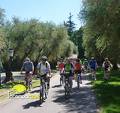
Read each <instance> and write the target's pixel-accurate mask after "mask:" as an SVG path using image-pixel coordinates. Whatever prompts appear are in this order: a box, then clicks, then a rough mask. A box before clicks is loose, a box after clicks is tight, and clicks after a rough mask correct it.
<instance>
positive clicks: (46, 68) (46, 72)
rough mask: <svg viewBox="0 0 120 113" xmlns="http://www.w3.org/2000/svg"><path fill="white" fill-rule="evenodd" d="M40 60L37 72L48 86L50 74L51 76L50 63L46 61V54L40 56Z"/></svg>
mask: <svg viewBox="0 0 120 113" xmlns="http://www.w3.org/2000/svg"><path fill="white" fill-rule="evenodd" d="M41 60H42V61H41V62H39V63H38V65H37V69H38V74H39V75H40V76H41V77H43V79H44V80H45V81H46V82H47V87H48V88H49V87H50V76H51V68H50V63H49V62H48V61H47V57H46V56H42V59H41Z"/></svg>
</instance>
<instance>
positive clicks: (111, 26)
mask: <svg viewBox="0 0 120 113" xmlns="http://www.w3.org/2000/svg"><path fill="white" fill-rule="evenodd" d="M83 5H84V7H83V10H82V11H81V12H80V16H81V17H82V19H83V20H84V21H85V26H84V38H83V39H84V40H83V45H84V47H85V50H86V55H87V56H91V55H95V56H103V57H110V58H111V59H112V61H113V62H120V51H119V50H120V38H119V37H120V32H119V29H120V1H119V0H84V2H83Z"/></svg>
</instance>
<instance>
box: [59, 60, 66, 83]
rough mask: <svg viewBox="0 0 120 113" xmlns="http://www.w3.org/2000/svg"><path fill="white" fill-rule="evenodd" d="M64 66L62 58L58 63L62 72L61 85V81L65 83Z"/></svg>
mask: <svg viewBox="0 0 120 113" xmlns="http://www.w3.org/2000/svg"><path fill="white" fill-rule="evenodd" d="M64 66H65V64H64V62H63V59H60V63H59V65H58V68H59V72H60V85H61V82H62V83H63V75H64Z"/></svg>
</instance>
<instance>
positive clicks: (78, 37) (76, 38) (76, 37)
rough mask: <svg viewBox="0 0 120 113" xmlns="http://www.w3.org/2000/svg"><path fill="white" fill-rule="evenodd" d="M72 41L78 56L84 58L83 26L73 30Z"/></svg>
mask: <svg viewBox="0 0 120 113" xmlns="http://www.w3.org/2000/svg"><path fill="white" fill-rule="evenodd" d="M73 42H74V44H75V45H76V46H77V50H78V57H79V58H81V59H82V58H84V48H83V45H82V43H83V28H82V27H81V28H80V29H79V30H76V31H74V33H73Z"/></svg>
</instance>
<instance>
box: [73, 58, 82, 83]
mask: <svg viewBox="0 0 120 113" xmlns="http://www.w3.org/2000/svg"><path fill="white" fill-rule="evenodd" d="M81 68H82V65H81V63H80V60H79V59H76V63H75V65H74V72H75V74H76V75H77V76H76V78H77V79H78V74H79V75H80V83H82V77H81Z"/></svg>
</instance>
